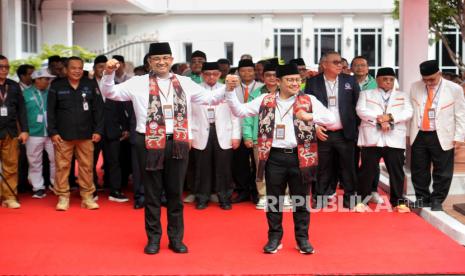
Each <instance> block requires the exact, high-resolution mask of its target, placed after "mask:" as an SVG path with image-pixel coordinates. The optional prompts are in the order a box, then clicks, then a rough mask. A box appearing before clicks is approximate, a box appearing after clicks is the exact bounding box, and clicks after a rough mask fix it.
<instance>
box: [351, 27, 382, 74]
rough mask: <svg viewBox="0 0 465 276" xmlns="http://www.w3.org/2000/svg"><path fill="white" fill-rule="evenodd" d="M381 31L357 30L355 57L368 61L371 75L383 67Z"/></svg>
mask: <svg viewBox="0 0 465 276" xmlns="http://www.w3.org/2000/svg"><path fill="white" fill-rule="evenodd" d="M381 38H382V30H381V29H355V56H364V57H365V58H367V59H368V65H369V66H370V74H371V75H375V72H376V71H377V70H378V68H379V67H381Z"/></svg>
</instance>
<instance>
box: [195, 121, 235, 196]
mask: <svg viewBox="0 0 465 276" xmlns="http://www.w3.org/2000/svg"><path fill="white" fill-rule="evenodd" d="M193 151H194V156H195V165H196V166H197V167H198V168H197V169H196V173H198V174H199V175H198V177H197V176H196V177H195V184H194V187H195V199H196V200H197V202H201V203H205V202H208V200H209V199H210V194H211V193H212V192H217V193H218V198H219V200H220V203H229V201H230V194H229V188H230V185H231V180H232V174H231V161H232V149H222V148H221V147H220V144H219V142H218V136H217V135H216V128H215V126H214V125H211V126H210V132H209V134H208V142H207V146H206V148H205V149H204V150H197V149H193Z"/></svg>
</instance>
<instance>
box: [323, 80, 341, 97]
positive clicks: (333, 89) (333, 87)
mask: <svg viewBox="0 0 465 276" xmlns="http://www.w3.org/2000/svg"><path fill="white" fill-rule="evenodd" d="M325 82H326V83H327V84H328V87H329V90H330V91H331V93H330V96H333V97H334V96H336V92H335V89H336V87H337V84H338V79H336V81H335V82H334V85H332V86H331V82H330V81H328V80H325Z"/></svg>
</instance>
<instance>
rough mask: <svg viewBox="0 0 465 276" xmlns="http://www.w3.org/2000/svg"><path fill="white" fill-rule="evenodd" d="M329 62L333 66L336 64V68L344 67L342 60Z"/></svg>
mask: <svg viewBox="0 0 465 276" xmlns="http://www.w3.org/2000/svg"><path fill="white" fill-rule="evenodd" d="M328 62H329V63H332V64H334V65H336V66H339V65H342V60H333V61H329V60H328Z"/></svg>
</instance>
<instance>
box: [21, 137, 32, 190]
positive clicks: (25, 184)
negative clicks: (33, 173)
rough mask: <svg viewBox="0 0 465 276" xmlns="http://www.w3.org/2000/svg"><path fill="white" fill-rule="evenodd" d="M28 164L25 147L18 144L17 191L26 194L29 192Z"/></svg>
mask: <svg viewBox="0 0 465 276" xmlns="http://www.w3.org/2000/svg"><path fill="white" fill-rule="evenodd" d="M28 169H29V163H28V161H27V155H26V146H25V145H23V144H21V143H19V157H18V191H19V192H26V191H29V190H31V185H29V180H28V174H29V172H28Z"/></svg>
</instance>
